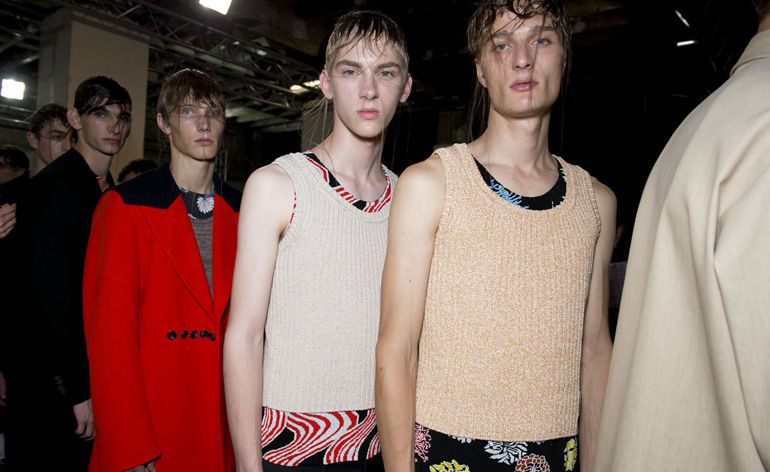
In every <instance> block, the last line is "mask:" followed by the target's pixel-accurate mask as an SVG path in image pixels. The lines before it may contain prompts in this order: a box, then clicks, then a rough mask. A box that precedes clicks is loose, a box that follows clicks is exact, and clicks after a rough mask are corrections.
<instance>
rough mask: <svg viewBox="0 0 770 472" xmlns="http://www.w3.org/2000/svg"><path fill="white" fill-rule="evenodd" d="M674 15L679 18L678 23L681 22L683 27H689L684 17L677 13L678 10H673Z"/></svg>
mask: <svg viewBox="0 0 770 472" xmlns="http://www.w3.org/2000/svg"><path fill="white" fill-rule="evenodd" d="M674 13H676V16H677V17H679V21H681V22H682V24H683V25H685V26H686V27H688V28H689V27H690V23H689V22H688V21H687V19H686V18H685V17H684V15H682V14H681V13H679V10H674Z"/></svg>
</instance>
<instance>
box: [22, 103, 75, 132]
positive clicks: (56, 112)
mask: <svg viewBox="0 0 770 472" xmlns="http://www.w3.org/2000/svg"><path fill="white" fill-rule="evenodd" d="M57 120H58V121H59V122H61V124H62V125H64V126H65V127H66V128H69V127H70V124H69V122H68V121H67V109H66V108H65V107H63V106H61V105H59V104H58V103H49V104H47V105H43V106H42V107H40V108H38V109H37V110H35V113H33V114H32V116H31V117H30V118H29V132H30V133H32V134H34V135H35V136H40V131H42V129H43V127H44V126H45V125H52V124H53V123H54V122H55V121H57Z"/></svg>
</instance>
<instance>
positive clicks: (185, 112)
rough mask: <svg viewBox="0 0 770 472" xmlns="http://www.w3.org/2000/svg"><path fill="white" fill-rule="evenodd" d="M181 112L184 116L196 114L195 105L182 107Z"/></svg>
mask: <svg viewBox="0 0 770 472" xmlns="http://www.w3.org/2000/svg"><path fill="white" fill-rule="evenodd" d="M179 114H180V115H181V116H184V117H188V118H189V117H191V116H195V108H193V107H182V108H180V109H179Z"/></svg>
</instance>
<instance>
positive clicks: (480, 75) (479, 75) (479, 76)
mask: <svg viewBox="0 0 770 472" xmlns="http://www.w3.org/2000/svg"><path fill="white" fill-rule="evenodd" d="M473 63H474V64H476V78H477V79H478V81H479V83H480V84H481V86H482V87H484V88H487V79H486V78H485V77H484V71H483V70H482V69H481V63H480V62H479V60H478V59H476V60H474V61H473Z"/></svg>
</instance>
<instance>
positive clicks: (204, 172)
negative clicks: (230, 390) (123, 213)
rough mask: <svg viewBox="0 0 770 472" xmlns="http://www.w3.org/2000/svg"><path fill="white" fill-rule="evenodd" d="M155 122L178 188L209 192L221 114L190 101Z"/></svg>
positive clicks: (145, 467)
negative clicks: (166, 146) (165, 139)
mask: <svg viewBox="0 0 770 472" xmlns="http://www.w3.org/2000/svg"><path fill="white" fill-rule="evenodd" d="M156 121H157V124H158V128H160V130H161V131H162V132H163V134H165V135H166V136H168V140H169V149H170V150H171V163H170V164H169V167H170V169H171V175H172V176H173V177H174V181H175V182H176V183H177V185H179V186H181V187H182V188H185V189H187V190H190V191H193V192H196V193H207V192H210V191H211V189H212V188H213V185H214V160H215V158H216V154H217V151H218V150H219V146H220V141H221V139H222V132H223V131H224V128H225V124H224V117H223V115H222V113H221V110H219V109H218V108H216V107H214V108H212V107H211V106H209V105H208V104H206V103H193V102H192V100H187V101H185V102H184V103H183V104H181V105H180V106H179V107H178V108H177V109H176V110H175V111H174V112H172V113H171V114H170V116H169V117H168V119H165V118H163V116H162V115H161V114H160V113H158V115H157V116H156ZM156 462H157V459H153V460H152V461H150V462H148V463H146V464H142V465H138V466H136V467H133V468H131V469H127V470H126V472H155V463H156Z"/></svg>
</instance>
